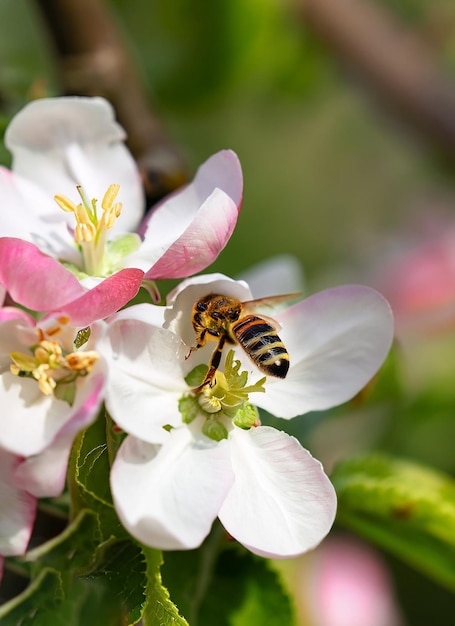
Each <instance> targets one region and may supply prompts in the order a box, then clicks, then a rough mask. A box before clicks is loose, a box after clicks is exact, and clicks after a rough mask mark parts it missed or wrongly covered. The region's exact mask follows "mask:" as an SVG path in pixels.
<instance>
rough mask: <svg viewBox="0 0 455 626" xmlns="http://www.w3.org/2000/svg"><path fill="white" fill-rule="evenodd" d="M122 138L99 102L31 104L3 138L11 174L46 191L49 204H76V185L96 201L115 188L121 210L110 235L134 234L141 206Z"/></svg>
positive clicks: (74, 100)
mask: <svg viewBox="0 0 455 626" xmlns="http://www.w3.org/2000/svg"><path fill="white" fill-rule="evenodd" d="M124 139H125V132H124V130H123V129H122V128H121V126H119V124H118V123H117V122H116V121H115V120H114V111H113V108H112V106H111V105H110V104H109V103H108V102H107V100H104V99H103V98H80V97H64V98H43V99H41V100H35V101H33V102H31V103H29V104H28V105H27V106H25V107H24V108H23V109H22V110H21V111H20V112H19V113H18V114H17V115H16V116H15V117H14V118H13V120H12V121H11V123H10V125H9V126H8V128H7V130H6V133H5V144H6V146H7V147H8V148H9V149H10V150H11V152H12V154H13V170H14V171H15V172H17V173H18V174H20V175H21V176H23V177H24V178H27V179H29V180H31V181H33V182H35V183H36V184H37V185H38V186H40V187H41V188H42V189H43V190H44V191H45V192H47V194H48V196H49V201H50V202H52V199H53V197H54V195H55V194H57V193H58V194H63V195H66V196H68V197H69V198H71V199H72V200H73V201H74V200H77V195H76V185H82V187H83V188H84V190H85V192H86V193H87V196H88V197H89V198H98V199H99V200H101V198H102V197H103V196H104V193H105V191H106V190H107V188H108V186H109V185H110V184H112V183H118V184H119V185H120V193H119V196H118V199H119V201H120V202H123V205H124V210H123V212H122V215H121V216H120V218H119V219H118V221H117V222H116V224H115V226H114V231H115V232H125V231H129V230H135V229H136V228H137V226H138V224H139V222H140V219H141V217H142V214H143V204H144V202H143V193H142V186H141V181H140V176H139V173H138V169H137V166H136V164H135V162H134V160H133V158H132V156H131V154H130V153H129V151H128V150H127V148H126V146H125V145H124V143H123V142H124ZM56 210H58V209H56Z"/></svg>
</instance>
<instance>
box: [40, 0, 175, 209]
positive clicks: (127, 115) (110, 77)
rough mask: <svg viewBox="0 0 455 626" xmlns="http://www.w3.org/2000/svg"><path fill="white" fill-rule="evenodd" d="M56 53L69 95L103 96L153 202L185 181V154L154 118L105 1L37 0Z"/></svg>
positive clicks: (63, 82)
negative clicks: (123, 134)
mask: <svg viewBox="0 0 455 626" xmlns="http://www.w3.org/2000/svg"><path fill="white" fill-rule="evenodd" d="M36 2H37V5H38V6H39V8H40V10H41V12H42V15H43V16H44V19H45V22H46V24H47V26H48V28H49V31H50V34H51V36H52V39H53V42H54V44H55V48H56V51H57V54H58V59H57V63H58V70H59V77H60V81H61V86H62V91H63V93H65V94H76V95H90V96H94V95H97V96H104V97H105V98H107V99H108V100H109V101H110V102H111V103H112V105H113V106H114V109H115V111H116V113H117V118H118V120H119V122H120V123H121V124H122V126H123V127H124V128H125V130H126V131H127V133H128V145H129V147H130V149H131V151H132V153H133V155H134V156H135V158H136V160H137V161H138V163H139V167H140V169H141V171H142V173H143V178H144V186H145V189H146V193H147V197H148V200H149V202H155V201H156V200H158V199H160V198H161V197H163V196H164V195H165V194H166V193H168V192H169V191H172V190H173V189H175V188H177V187H179V186H180V185H182V184H183V183H184V182H186V180H187V173H186V167H185V165H184V162H183V158H182V155H181V154H180V152H179V150H178V149H177V147H176V146H175V145H174V144H173V142H172V141H171V139H170V138H169V136H168V135H167V133H166V132H165V130H164V128H163V126H162V124H161V122H160V121H159V120H158V118H157V116H156V115H155V114H154V113H153V111H152V109H151V106H150V103H149V101H148V99H147V97H146V95H145V93H144V90H143V88H142V85H141V82H140V80H139V78H138V76H137V74H136V71H135V68H134V65H133V63H132V61H131V59H130V58H129V56H128V54H127V51H126V49H125V45H124V43H123V42H122V40H121V37H120V35H119V33H118V31H117V28H116V26H115V24H114V21H113V19H112V17H111V16H110V14H109V12H108V10H107V8H106V6H105V5H104V3H103V1H102V0H36Z"/></svg>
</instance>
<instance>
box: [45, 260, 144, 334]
mask: <svg viewBox="0 0 455 626" xmlns="http://www.w3.org/2000/svg"><path fill="white" fill-rule="evenodd" d="M143 276H144V273H143V272H142V271H141V270H137V269H133V268H126V269H124V270H120V271H119V272H117V273H116V274H113V275H112V276H109V277H108V278H105V279H104V280H103V281H101V282H100V283H98V284H97V285H96V286H95V287H93V289H90V290H89V291H86V292H85V293H84V294H83V295H81V296H80V297H79V298H77V299H76V300H73V301H71V302H67V303H64V304H63V303H62V305H59V306H56V307H52V309H53V311H59V312H61V313H65V314H66V315H68V316H69V317H70V318H71V323H72V324H73V326H88V325H89V324H91V323H92V322H94V321H95V320H98V319H103V318H105V317H107V316H108V315H111V314H112V313H115V312H116V311H118V310H119V309H120V308H121V307H122V306H124V305H125V304H127V303H128V302H129V301H130V300H131V299H132V298H134V296H135V295H136V294H137V292H138V291H139V288H140V286H141V282H142V278H143Z"/></svg>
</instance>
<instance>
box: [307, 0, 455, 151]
mask: <svg viewBox="0 0 455 626" xmlns="http://www.w3.org/2000/svg"><path fill="white" fill-rule="evenodd" d="M296 7H297V12H299V13H300V14H301V15H302V17H303V19H304V21H305V23H306V24H308V26H309V27H310V28H311V29H312V30H313V31H314V32H315V33H316V34H317V35H318V36H319V37H320V38H322V39H323V41H324V42H325V43H326V44H327V45H328V46H330V47H331V48H332V49H333V51H335V52H336V54H337V55H338V58H339V59H340V61H341V62H344V63H345V64H348V65H349V66H350V67H351V68H354V70H355V71H356V72H357V73H358V74H359V75H360V77H361V78H362V79H363V80H364V81H365V82H366V83H367V84H368V85H369V86H370V87H371V88H372V89H373V90H374V91H375V92H376V95H377V96H379V97H380V98H381V99H382V101H383V103H384V104H386V105H387V106H388V107H389V108H392V109H393V110H394V111H395V113H396V114H398V115H399V116H400V118H401V120H402V121H404V122H405V123H411V124H412V127H413V129H414V130H416V131H417V132H419V133H420V134H421V135H422V136H423V137H424V138H425V139H426V140H429V141H430V142H431V143H432V144H433V145H434V146H435V147H437V148H438V149H439V150H442V151H443V152H444V153H445V154H446V155H448V156H449V158H450V159H451V160H453V159H454V158H455V115H454V111H455V85H454V83H453V82H451V81H450V80H449V78H448V76H447V75H445V74H444V73H443V71H442V70H441V68H440V65H439V63H438V62H437V61H436V59H435V58H434V56H433V54H432V53H431V50H429V49H428V48H427V47H426V46H425V45H424V43H423V41H421V40H419V38H418V36H417V34H416V33H415V32H413V31H412V30H410V29H409V28H406V27H405V26H404V25H403V24H400V23H399V22H398V20H397V19H396V18H395V17H394V16H393V14H391V13H390V12H389V11H387V10H386V9H385V8H384V7H381V6H379V3H375V2H372V1H371V0H296Z"/></svg>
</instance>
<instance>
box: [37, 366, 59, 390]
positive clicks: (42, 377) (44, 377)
mask: <svg viewBox="0 0 455 626" xmlns="http://www.w3.org/2000/svg"><path fill="white" fill-rule="evenodd" d="M33 378H35V379H36V380H37V381H38V386H39V388H40V391H41V392H42V393H44V395H45V396H50V395H51V394H52V393H53V391H54V389H55V387H56V386H57V383H56V382H55V380H54V379H53V378H52V376H49V365H47V364H46V363H43V364H42V365H40V366H39V367H37V368H36V369H35V370H33Z"/></svg>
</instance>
